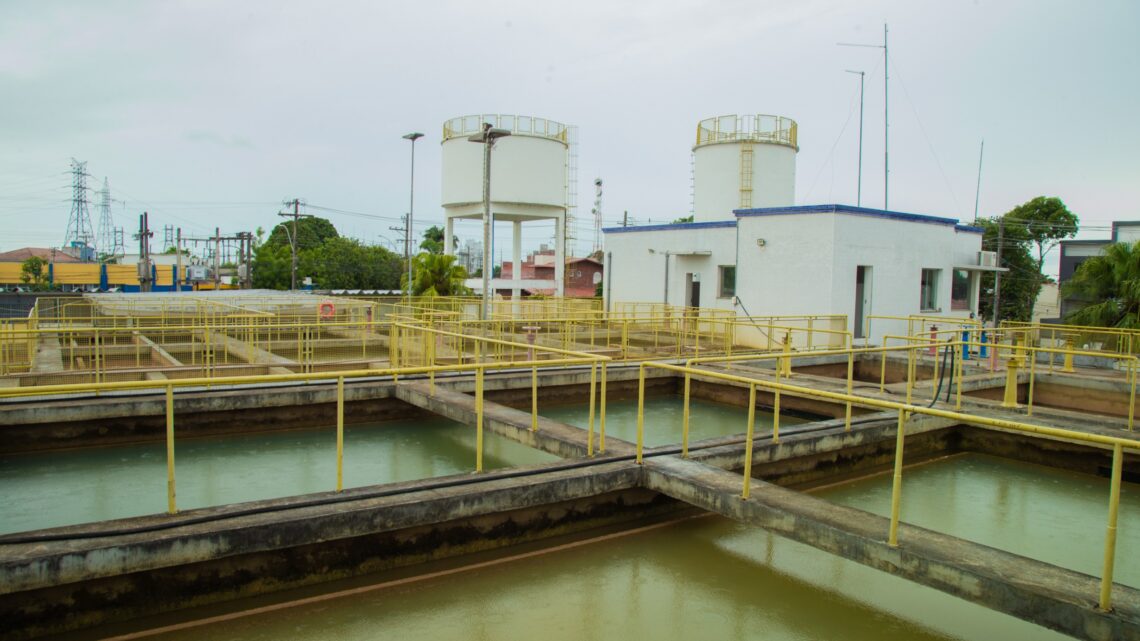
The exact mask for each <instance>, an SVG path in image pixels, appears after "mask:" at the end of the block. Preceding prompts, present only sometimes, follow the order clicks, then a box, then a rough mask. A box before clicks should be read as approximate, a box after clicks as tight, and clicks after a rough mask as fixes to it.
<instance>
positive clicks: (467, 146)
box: [441, 114, 569, 220]
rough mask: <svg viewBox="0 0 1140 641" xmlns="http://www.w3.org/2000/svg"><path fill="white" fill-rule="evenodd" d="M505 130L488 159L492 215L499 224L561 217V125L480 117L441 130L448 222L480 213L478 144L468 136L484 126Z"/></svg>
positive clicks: (564, 154) (564, 143) (564, 160)
mask: <svg viewBox="0 0 1140 641" xmlns="http://www.w3.org/2000/svg"><path fill="white" fill-rule="evenodd" d="M485 122H488V123H491V126H493V127H495V128H498V129H506V130H508V131H510V132H511V135H510V136H506V137H504V138H500V139H498V140H496V141H495V147H494V151H493V152H492V160H491V210H492V212H494V214H495V218H496V219H498V220H519V219H523V220H526V219H542V218H553V217H557V216H561V215H563V214H564V213H565V211H566V205H567V170H568V167H569V165H568V150H569V133H568V127H567V126H566V125H564V124H562V123H560V122H555V121H553V120H547V119H545V118H533V117H530V116H508V115H501V114H492V115H488V114H484V115H476V116H463V117H460V118H452V119H451V120H448V121H447V122H446V123H444V125H443V142H442V143H441V145H442V147H443V150H442V155H443V185H442V189H443V208H444V211H445V212H446V215H447V216H448V217H458V218H468V217H472V218H474V217H479V216H482V214H483V145H481V144H475V143H472V142H470V141H469V140H467V137H468V136H470V135H472V134H475V133H478V132H479V131H481V130H482V129H483V123H485Z"/></svg>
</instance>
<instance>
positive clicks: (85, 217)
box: [63, 158, 95, 260]
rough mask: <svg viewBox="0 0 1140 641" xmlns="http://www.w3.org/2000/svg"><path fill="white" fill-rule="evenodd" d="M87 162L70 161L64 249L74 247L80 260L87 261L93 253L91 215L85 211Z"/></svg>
mask: <svg viewBox="0 0 1140 641" xmlns="http://www.w3.org/2000/svg"><path fill="white" fill-rule="evenodd" d="M89 175H90V174H88V173H87V162H86V161H84V162H79V161H78V160H76V159H74V158H72V159H71V215H70V217H69V218H68V219H67V235H66V236H64V239H63V246H64V247H76V248H79V250H80V256H79V257H80V258H82V259H84V260H87V259H88V258H89V257H90V256H89V253H92V252H93V251H94V244H95V233H94V232H93V231H92V229H91V214H90V212H89V211H88V210H87V204H88V203H87V177H88V176H89Z"/></svg>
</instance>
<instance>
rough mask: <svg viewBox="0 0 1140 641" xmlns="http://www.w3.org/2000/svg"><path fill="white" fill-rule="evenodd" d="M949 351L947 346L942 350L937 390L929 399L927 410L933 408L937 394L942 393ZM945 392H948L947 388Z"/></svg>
mask: <svg viewBox="0 0 1140 641" xmlns="http://www.w3.org/2000/svg"><path fill="white" fill-rule="evenodd" d="M951 350H952V348H951V347H950V346H949V345H947V346H946V347H944V348H942V368H941V371H939V372H938V389H936V390H935V391H934V398H932V399H930V404H929V405H927V406H926V407H927V409H929V408H931V407H934V404H935V403H937V402H938V396H939V394H941V393H942V382H943V381H944V380H946V353H947V352H949V351H951ZM935 362H937V361H935ZM947 392H949V388H947Z"/></svg>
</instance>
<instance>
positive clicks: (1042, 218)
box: [1004, 196, 1080, 314]
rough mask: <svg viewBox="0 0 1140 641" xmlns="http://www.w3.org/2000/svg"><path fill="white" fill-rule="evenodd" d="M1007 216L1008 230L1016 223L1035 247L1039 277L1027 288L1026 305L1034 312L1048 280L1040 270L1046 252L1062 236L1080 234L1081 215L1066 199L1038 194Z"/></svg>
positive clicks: (1006, 226)
mask: <svg viewBox="0 0 1140 641" xmlns="http://www.w3.org/2000/svg"><path fill="white" fill-rule="evenodd" d="M1004 218H1005V229H1006V234H1009V233H1010V230H1011V229H1012V228H1014V227H1017V228H1019V230H1021V229H1023V230H1024V237H1025V238H1026V239H1027V241H1028V244H1029V245H1030V246H1031V247H1032V248H1033V249H1035V250H1036V257H1035V259H1034V260H1035V264H1036V269H1035V271H1034V273H1035V274H1036V275H1037V277H1038V281H1037V286H1036V287H1030V288H1028V289H1027V291H1026V292H1025V296H1026V297H1027V300H1026V306H1027V307H1028V308H1029V310H1030V313H1031V314H1032V311H1033V307H1034V305H1036V304H1037V295H1038V293H1040V291H1041V285H1042V284H1044V283H1045V282H1046V280H1047V279H1046V276H1045V275H1044V274H1042V273H1041V272H1042V269H1043V268H1044V266H1045V256H1046V255H1048V254H1049V252H1050V251H1052V250H1053V248H1054V247H1056V246H1057V244H1058V243H1059V242H1060V241H1061V239H1063V238H1072V237H1073V236H1075V235H1076V234H1077V227H1078V225H1079V224H1080V219H1078V218H1077V216H1076V214H1074V213H1073V212H1071V211H1069V209H1068V208H1067V207H1065V203H1063V202H1061V199H1060V198H1054V197H1051V196H1038V197H1036V198H1034V199H1033V200H1030V201H1029V202H1027V203H1024V204H1021V205H1018V206H1017V207H1014V208H1013V209H1011V210H1009V212H1007V213H1006V215H1005V216H1004Z"/></svg>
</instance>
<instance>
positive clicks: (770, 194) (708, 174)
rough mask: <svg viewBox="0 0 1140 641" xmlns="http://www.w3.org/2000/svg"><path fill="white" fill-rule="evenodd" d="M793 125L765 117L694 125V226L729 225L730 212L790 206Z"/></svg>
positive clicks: (793, 183) (793, 177) (786, 120)
mask: <svg viewBox="0 0 1140 641" xmlns="http://www.w3.org/2000/svg"><path fill="white" fill-rule="evenodd" d="M797 151H799V146H798V145H797V142H796V122H795V121H794V120H792V119H791V118H784V117H782V116H769V115H764V114H758V115H748V116H736V115H732V116H719V117H717V118H708V119H706V120H702V121H701V122H700V123H698V124H697V142H696V144H695V145H693V216H694V217H693V220H694V221H697V222H703V221H713V220H731V219H732V218H733V215H732V211H733V210H734V209H749V208H753V207H784V206H790V205H794V204H795V195H796V193H795V191H796V189H795V188H796V152H797Z"/></svg>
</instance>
